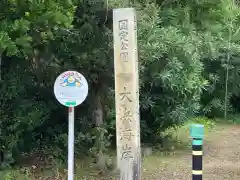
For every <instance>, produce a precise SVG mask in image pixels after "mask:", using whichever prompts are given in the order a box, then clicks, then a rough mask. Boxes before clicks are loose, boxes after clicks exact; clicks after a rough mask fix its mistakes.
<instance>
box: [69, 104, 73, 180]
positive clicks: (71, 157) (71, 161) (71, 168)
mask: <svg viewBox="0 0 240 180" xmlns="http://www.w3.org/2000/svg"><path fill="white" fill-rule="evenodd" d="M68 118H69V122H68V180H74V107H69V117H68Z"/></svg>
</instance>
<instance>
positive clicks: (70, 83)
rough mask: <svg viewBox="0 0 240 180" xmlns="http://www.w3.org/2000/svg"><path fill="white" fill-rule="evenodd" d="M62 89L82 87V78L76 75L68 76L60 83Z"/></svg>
mask: <svg viewBox="0 0 240 180" xmlns="http://www.w3.org/2000/svg"><path fill="white" fill-rule="evenodd" d="M60 85H61V86H62V87H80V86H82V83H81V77H77V76H76V75H75V74H73V75H72V74H71V75H68V76H66V77H65V78H63V79H62V81H61V82H60Z"/></svg>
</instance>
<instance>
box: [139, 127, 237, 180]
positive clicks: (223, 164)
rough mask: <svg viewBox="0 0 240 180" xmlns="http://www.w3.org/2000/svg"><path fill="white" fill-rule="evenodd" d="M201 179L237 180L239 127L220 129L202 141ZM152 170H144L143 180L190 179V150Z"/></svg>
mask: <svg viewBox="0 0 240 180" xmlns="http://www.w3.org/2000/svg"><path fill="white" fill-rule="evenodd" d="M203 148H204V150H203V151H204V156H203V179H204V180H239V179H240V126H229V125H226V126H221V127H217V128H216V129H215V130H213V131H212V132H210V133H209V134H208V137H206V138H205V142H204V146H203ZM162 161H163V162H161V166H160V167H159V168H156V170H155V171H152V170H151V171H150V170H149V171H150V172H148V170H147V169H144V173H143V178H142V179H143V180H150V179H156V180H191V162H192V161H191V151H188V152H186V153H184V154H182V155H180V156H176V157H172V158H171V159H169V160H166V161H164V160H162Z"/></svg>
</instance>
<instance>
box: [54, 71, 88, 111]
mask: <svg viewBox="0 0 240 180" xmlns="http://www.w3.org/2000/svg"><path fill="white" fill-rule="evenodd" d="M87 94H88V83H87V81H86V79H85V77H84V76H83V75H82V74H80V73H79V72H77V71H66V72H64V73H62V74H60V75H59V76H58V77H57V79H56V81H55V83H54V95H55V97H56V98H57V100H58V101H59V102H60V103H61V104H63V105H64V106H68V107H74V106H77V105H79V104H81V103H82V102H83V101H84V100H85V99H86V97H87Z"/></svg>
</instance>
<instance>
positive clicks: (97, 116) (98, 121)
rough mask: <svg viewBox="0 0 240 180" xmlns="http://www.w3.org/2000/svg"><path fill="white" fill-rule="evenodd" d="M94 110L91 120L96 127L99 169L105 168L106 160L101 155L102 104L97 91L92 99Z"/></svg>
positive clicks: (102, 135) (102, 141) (102, 140)
mask: <svg viewBox="0 0 240 180" xmlns="http://www.w3.org/2000/svg"><path fill="white" fill-rule="evenodd" d="M94 102H95V103H94V106H95V108H94V111H93V120H94V121H95V125H96V129H97V138H96V145H97V149H98V154H97V165H98V167H99V168H100V169H101V170H105V169H106V160H105V157H104V155H103V148H102V145H101V144H102V143H104V139H103V137H104V134H103V133H104V132H102V130H101V127H102V126H103V114H104V113H103V105H102V101H101V93H100V91H98V93H97V94H96V96H95V99H94Z"/></svg>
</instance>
